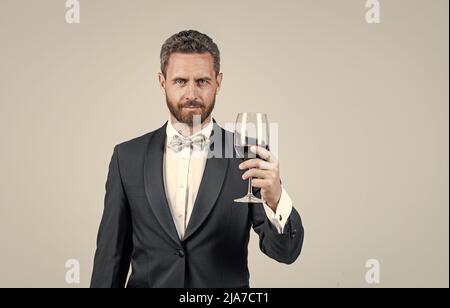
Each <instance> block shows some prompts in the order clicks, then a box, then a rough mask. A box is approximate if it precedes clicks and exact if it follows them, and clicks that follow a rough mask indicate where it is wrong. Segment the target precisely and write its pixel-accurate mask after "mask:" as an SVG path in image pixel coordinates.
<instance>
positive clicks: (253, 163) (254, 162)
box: [239, 158, 276, 170]
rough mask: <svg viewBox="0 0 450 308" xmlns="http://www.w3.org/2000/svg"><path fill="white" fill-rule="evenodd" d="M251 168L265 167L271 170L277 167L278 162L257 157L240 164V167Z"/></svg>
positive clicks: (242, 168)
mask: <svg viewBox="0 0 450 308" xmlns="http://www.w3.org/2000/svg"><path fill="white" fill-rule="evenodd" d="M251 168H258V169H264V170H271V169H275V168H276V164H274V163H270V162H267V161H265V160H262V159H259V158H255V159H250V160H247V161H245V162H243V163H241V164H240V165H239V169H241V170H244V169H251Z"/></svg>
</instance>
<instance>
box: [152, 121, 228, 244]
mask: <svg viewBox="0 0 450 308" xmlns="http://www.w3.org/2000/svg"><path fill="white" fill-rule="evenodd" d="M166 126H167V123H166V124H165V125H164V126H163V127H161V128H160V129H158V130H157V131H155V133H154V134H153V136H152V138H151V139H150V141H149V143H148V146H147V152H146V153H145V159H144V185H145V193H146V196H147V199H148V201H149V204H150V207H151V209H152V211H153V213H154V214H155V216H156V218H157V220H158V222H159V224H160V225H161V227H162V228H163V229H164V231H165V232H166V233H167V234H168V235H169V236H170V238H171V239H172V240H173V241H174V242H175V243H176V244H177V245H179V244H180V239H179V237H178V232H177V230H176V227H175V223H174V222H173V218H172V214H171V213H170V209H169V204H168V202H167V197H166V193H165V188H164V178H163V162H164V149H165V142H166ZM210 140H211V143H210V147H209V149H208V151H209V153H208V157H211V158H208V159H207V161H206V165H205V170H204V172H203V177H202V181H201V183H200V187H199V190H198V194H197V198H196V200H195V203H194V207H193V210H192V214H191V217H190V219H189V223H188V226H187V229H186V232H185V236H184V239H183V241H185V240H187V239H188V238H189V237H190V236H191V235H192V234H193V233H194V232H195V231H196V230H197V229H198V228H199V227H200V226H201V224H202V223H203V222H204V220H205V219H206V218H207V217H208V215H209V213H210V212H211V210H212V209H213V208H214V205H215V203H216V201H217V198H218V196H219V193H220V191H221V190H222V185H223V183H224V180H225V177H226V173H227V169H228V165H229V159H226V158H224V157H225V156H224V155H225V153H224V152H223V151H222V149H224V143H225V142H224V141H225V131H224V130H223V129H222V128H221V127H219V126H218V125H217V123H216V121H214V128H213V132H212V135H211V138H210ZM217 147H219V149H220V152H221V153H222V156H219V157H215V156H213V155H212V153H211V152H212V151H214V153H217ZM215 149H216V151H215Z"/></svg>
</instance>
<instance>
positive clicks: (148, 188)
mask: <svg viewBox="0 0 450 308" xmlns="http://www.w3.org/2000/svg"><path fill="white" fill-rule="evenodd" d="M166 125H167V123H166V124H165V125H164V126H163V127H161V128H160V129H158V130H157V131H155V133H154V134H153V136H152V138H151V139H150V141H149V143H148V146H147V152H146V153H145V158H144V185H145V194H146V195H147V199H148V202H149V204H150V207H151V209H152V211H153V213H154V214H155V216H156V219H157V220H158V222H159V224H160V225H161V227H162V228H163V229H164V231H165V232H166V233H167V234H168V235H169V236H170V238H171V239H172V240H173V241H174V242H175V243H176V244H177V245H179V243H180V239H179V237H178V233H177V229H176V227H175V223H174V222H173V218H172V214H171V213H170V209H169V205H168V202H167V198H166V193H165V189H164V178H163V159H164V147H165V142H166Z"/></svg>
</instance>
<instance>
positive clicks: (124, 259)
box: [91, 146, 132, 288]
mask: <svg viewBox="0 0 450 308" xmlns="http://www.w3.org/2000/svg"><path fill="white" fill-rule="evenodd" d="M105 188H106V194H105V200H104V210H103V217H102V220H101V223H100V227H99V230H98V236H97V250H96V252H95V258H94V268H93V272H92V278H91V288H123V287H124V286H125V283H126V279H127V276H128V271H129V267H130V258H131V251H132V226H131V214H130V208H129V204H128V200H127V197H126V195H125V192H124V188H123V184H122V179H121V175H120V167H119V146H115V147H114V151H113V155H112V158H111V162H110V164H109V172H108V178H107V180H106V185H105Z"/></svg>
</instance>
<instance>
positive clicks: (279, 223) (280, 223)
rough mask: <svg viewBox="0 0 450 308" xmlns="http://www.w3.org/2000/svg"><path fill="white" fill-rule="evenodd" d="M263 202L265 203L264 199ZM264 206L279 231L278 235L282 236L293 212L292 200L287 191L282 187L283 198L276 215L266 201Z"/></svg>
mask: <svg viewBox="0 0 450 308" xmlns="http://www.w3.org/2000/svg"><path fill="white" fill-rule="evenodd" d="M262 200H263V201H264V198H262ZM263 206H264V210H265V212H266V215H267V218H269V221H270V222H271V223H272V225H273V226H274V227H275V228H276V229H277V231H278V233H279V234H282V233H283V229H284V225H285V224H286V222H287V220H288V218H289V215H291V212H292V200H291V198H290V197H289V195H288V193H287V192H286V190H285V189H284V188H283V187H282V191H281V198H280V201H279V202H278V206H277V211H276V212H275V213H274V211H273V210H272V209H271V208H270V207H269V206H268V205H267V203H266V202H265V201H264V202H263Z"/></svg>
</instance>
